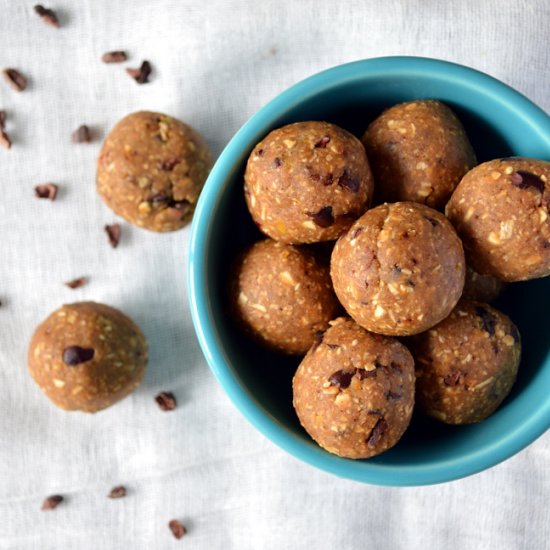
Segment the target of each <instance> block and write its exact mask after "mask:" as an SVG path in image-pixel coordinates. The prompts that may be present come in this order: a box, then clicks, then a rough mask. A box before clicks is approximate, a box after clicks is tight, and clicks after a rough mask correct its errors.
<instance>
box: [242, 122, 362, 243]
mask: <svg viewBox="0 0 550 550" xmlns="http://www.w3.org/2000/svg"><path fill="white" fill-rule="evenodd" d="M244 179H245V186H244V190H245V198H246V203H247V205H248V209H249V210H250V213H251V214H252V218H253V219H254V222H255V223H256V224H257V225H258V227H259V228H260V229H261V230H262V231H263V232H264V233H265V234H266V235H268V236H269V237H271V238H272V239H275V240H277V241H282V242H286V243H290V244H300V243H314V242H320V241H330V240H335V239H337V238H338V237H339V236H340V235H341V234H342V233H344V232H345V231H346V230H347V229H348V228H349V227H350V225H351V224H352V223H353V222H354V221H355V220H356V219H357V218H358V217H359V216H360V215H361V214H362V213H363V212H364V211H365V210H366V209H367V208H368V207H369V205H370V200H371V197H372V192H373V181H372V174H371V171H370V167H369V163H368V160H367V156H366V154H365V149H364V148H363V146H362V145H361V142H360V141H359V140H358V139H357V138H356V137H355V136H353V135H352V134H350V133H349V132H347V131H346V130H343V129H342V128H339V127H338V126H335V125H334V124H329V123H328V122H296V123H294V124H289V125H288V126H283V127H282V128H279V129H277V130H273V131H272V132H271V133H270V134H268V135H267V136H266V137H265V138H264V139H263V140H262V141H261V142H260V143H258V145H256V147H255V148H254V150H253V151H252V154H251V155H250V157H249V159H248V163H247V165H246V172H245V176H244Z"/></svg>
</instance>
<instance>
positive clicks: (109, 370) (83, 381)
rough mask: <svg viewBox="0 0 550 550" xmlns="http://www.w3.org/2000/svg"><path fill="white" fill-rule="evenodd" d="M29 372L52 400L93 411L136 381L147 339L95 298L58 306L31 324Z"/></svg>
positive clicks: (62, 405)
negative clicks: (93, 300) (33, 328)
mask: <svg viewBox="0 0 550 550" xmlns="http://www.w3.org/2000/svg"><path fill="white" fill-rule="evenodd" d="M28 364H29V371H30V374H31V376H32V377H33V379H34V381H35V382H36V383H37V384H38V385H39V386H40V389H41V390H42V391H43V392H44V393H45V394H46V395H47V397H49V398H50V399H51V401H53V403H54V404H55V405H57V406H58V407H60V408H62V409H66V410H69V411H72V410H79V411H84V412H90V413H93V412H97V411H99V410H101V409H105V408H106V407H109V406H111V405H113V404H114V403H116V402H117V401H120V400H121V399H122V398H123V397H126V396H127V395H128V394H129V393H131V392H132V391H134V389H135V388H137V386H139V384H140V382H141V380H142V378H143V375H144V373H145V367H146V365H147V342H146V340H145V336H144V335H143V333H142V332H141V330H140V329H139V327H138V326H137V325H136V324H135V323H134V322H133V321H132V320H131V319H129V318H128V317H127V316H126V315H124V314H123V313H122V312H120V311H118V310H117V309H115V308H113V307H110V306H106V305H103V304H97V303H95V302H79V303H75V304H69V305H64V306H63V307H61V308H60V309H58V310H57V311H54V312H53V313H52V314H51V315H50V316H49V317H48V318H47V319H46V320H45V321H43V322H42V323H41V324H40V325H39V326H38V328H37V329H36V331H35V333H34V335H33V337H32V340H31V343H30V347H29V354H28Z"/></svg>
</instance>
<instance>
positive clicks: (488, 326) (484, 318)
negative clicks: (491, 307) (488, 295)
mask: <svg viewBox="0 0 550 550" xmlns="http://www.w3.org/2000/svg"><path fill="white" fill-rule="evenodd" d="M475 314H476V315H477V316H478V317H479V318H480V319H481V328H482V329H483V330H484V331H485V332H488V333H489V336H494V335H495V325H496V319H495V318H494V316H493V315H492V313H490V312H489V311H487V310H486V309H485V308H484V307H481V306H477V307H476V309H475Z"/></svg>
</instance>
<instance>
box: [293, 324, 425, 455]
mask: <svg viewBox="0 0 550 550" xmlns="http://www.w3.org/2000/svg"><path fill="white" fill-rule="evenodd" d="M414 384H415V374H414V363H413V358H412V356H411V354H410V353H409V351H408V350H407V348H406V347H405V346H404V345H403V344H401V343H400V342H398V341H397V340H395V339H393V338H388V337H386V336H380V335H378V334H371V333H369V332H367V331H366V330H364V329H363V328H361V327H360V326H359V325H357V324H356V323H354V322H353V321H352V320H351V319H346V318H339V319H336V320H335V321H333V322H331V327H330V328H329V329H328V330H327V331H326V332H325V334H324V335H323V338H322V340H320V341H318V342H317V343H316V345H314V346H313V347H312V348H311V349H310V350H309V352H308V354H307V355H306V356H305V358H304V359H303V361H302V362H301V363H300V366H299V367H298V370H297V371H296V374H295V376H294V379H293V383H292V386H293V392H294V399H293V403H294V408H295V410H296V414H297V415H298V418H299V419H300V423H301V424H302V426H303V427H304V428H305V430H306V431H307V432H308V434H309V435H310V436H311V437H312V438H313V439H314V440H315V441H316V442H317V443H318V444H319V445H320V446H321V447H323V448H324V449H326V450H327V451H329V452H330V453H334V454H336V455H339V456H343V457H347V458H369V457H371V456H374V455H377V454H380V453H381V452H383V451H386V450H387V449H389V448H390V447H393V446H394V445H395V444H396V443H397V442H398V441H399V439H400V438H401V436H402V435H403V433H404V432H405V430H406V429H407V427H408V425H409V422H410V419H411V415H412V411H413V406H414Z"/></svg>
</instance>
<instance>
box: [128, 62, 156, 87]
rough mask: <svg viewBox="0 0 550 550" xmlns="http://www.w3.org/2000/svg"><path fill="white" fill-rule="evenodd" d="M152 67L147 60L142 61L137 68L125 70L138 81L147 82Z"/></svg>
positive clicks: (139, 82) (140, 82)
mask: <svg viewBox="0 0 550 550" xmlns="http://www.w3.org/2000/svg"><path fill="white" fill-rule="evenodd" d="M151 71H152V68H151V64H150V63H149V61H143V62H142V64H141V66H140V67H139V69H126V72H127V73H128V74H129V75H130V76H131V77H132V78H133V79H134V80H135V81H136V82H137V83H138V84H147V83H148V82H149V75H150V74H151Z"/></svg>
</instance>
